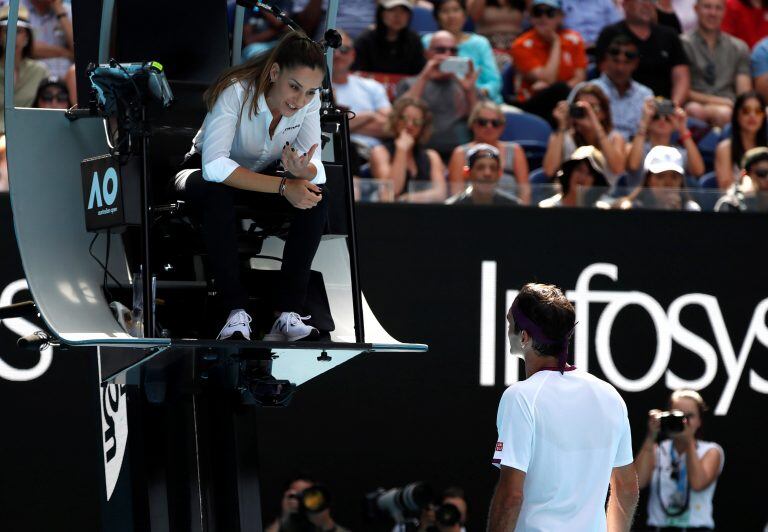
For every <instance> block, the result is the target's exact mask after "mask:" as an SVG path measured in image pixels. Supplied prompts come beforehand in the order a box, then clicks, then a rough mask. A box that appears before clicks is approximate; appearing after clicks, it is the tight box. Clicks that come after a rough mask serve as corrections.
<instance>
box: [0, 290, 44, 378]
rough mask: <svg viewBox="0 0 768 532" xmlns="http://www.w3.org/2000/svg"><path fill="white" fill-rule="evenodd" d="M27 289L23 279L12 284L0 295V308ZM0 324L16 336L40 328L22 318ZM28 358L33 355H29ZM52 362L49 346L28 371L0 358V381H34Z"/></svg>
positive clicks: (1, 321)
mask: <svg viewBox="0 0 768 532" xmlns="http://www.w3.org/2000/svg"><path fill="white" fill-rule="evenodd" d="M28 289H29V287H28V286H27V281H26V280H25V279H19V280H18V281H14V282H12V283H11V284H9V285H8V286H7V287H5V289H4V290H3V291H2V293H0V307H4V306H6V305H10V304H12V303H13V298H14V297H15V296H16V294H18V293H19V292H22V291H23V290H28ZM0 323H2V325H4V326H5V327H6V328H7V329H9V330H10V331H11V332H12V333H14V334H15V335H17V336H26V335H28V334H32V333H34V332H36V331H39V330H40V327H38V326H37V325H35V324H34V323H31V322H29V321H27V320H25V319H22V318H8V319H5V320H0ZM0 355H2V353H0ZM30 356H34V355H32V354H30ZM52 360H53V348H52V347H50V346H48V347H46V348H45V349H43V350H42V351H40V359H39V360H38V361H37V364H35V365H34V366H33V367H31V368H28V369H19V368H15V367H13V366H11V365H10V364H8V363H7V362H5V361H4V360H3V359H2V358H0V379H5V380H8V381H31V380H34V379H36V378H38V377H39V376H40V375H42V374H43V373H45V372H46V371H48V368H49V367H50V365H51V361H52Z"/></svg>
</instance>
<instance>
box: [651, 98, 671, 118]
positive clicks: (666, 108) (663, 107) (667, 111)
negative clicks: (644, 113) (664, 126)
mask: <svg viewBox="0 0 768 532" xmlns="http://www.w3.org/2000/svg"><path fill="white" fill-rule="evenodd" d="M656 114H657V115H659V116H670V115H673V114H675V103H674V102H673V101H672V100H667V99H657V100H656Z"/></svg>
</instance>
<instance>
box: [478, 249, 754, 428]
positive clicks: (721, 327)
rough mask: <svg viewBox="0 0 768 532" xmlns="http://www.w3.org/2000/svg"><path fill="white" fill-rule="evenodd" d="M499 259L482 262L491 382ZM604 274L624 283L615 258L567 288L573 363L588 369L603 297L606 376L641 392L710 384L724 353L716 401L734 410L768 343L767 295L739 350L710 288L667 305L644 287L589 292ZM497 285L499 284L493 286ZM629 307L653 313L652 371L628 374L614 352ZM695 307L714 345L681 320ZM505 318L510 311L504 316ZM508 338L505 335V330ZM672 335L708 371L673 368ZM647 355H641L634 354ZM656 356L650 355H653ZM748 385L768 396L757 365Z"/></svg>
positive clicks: (491, 379)
mask: <svg viewBox="0 0 768 532" xmlns="http://www.w3.org/2000/svg"><path fill="white" fill-rule="evenodd" d="M496 267H497V265H496V262H494V261H483V265H482V288H481V339H480V345H481V357H480V375H481V378H480V384H481V385H482V386H493V385H494V384H495V354H496V326H495V324H496V323H497V322H498V316H497V317H496V319H495V320H494V319H493V318H491V317H489V315H488V313H489V312H492V311H493V312H495V308H496V287H495V283H496ZM598 275H601V276H605V277H608V278H609V279H610V280H611V281H614V282H616V281H618V277H619V273H618V267H617V266H616V265H614V264H608V263H596V264H591V265H589V266H587V267H586V268H584V270H583V271H582V272H581V274H580V275H579V277H578V279H577V281H576V289H575V290H569V291H567V292H566V296H567V297H568V299H569V300H571V301H572V302H573V303H574V306H575V309H576V320H577V324H576V329H575V331H574V335H575V337H574V345H575V349H574V361H575V364H576V366H577V367H579V368H581V369H584V370H585V371H589V352H590V347H591V344H590V338H589V331H590V327H589V306H590V304H591V303H605V304H606V306H605V308H604V309H603V311H602V312H601V314H600V316H599V318H598V321H597V327H596V330H595V339H594V344H595V354H596V357H597V361H598V363H599V364H600V368H601V370H602V371H603V373H604V374H605V376H606V378H607V379H608V380H609V381H610V382H611V383H612V384H613V385H614V386H616V387H617V388H619V389H621V390H624V391H627V392H641V391H644V390H647V389H649V388H651V387H652V386H654V385H655V384H656V383H658V382H659V380H660V379H661V377H662V376H664V377H665V378H664V385H665V386H666V387H667V388H668V389H670V390H673V389H678V388H691V389H694V390H700V389H703V388H706V387H707V386H709V385H711V384H712V382H713V381H714V379H715V377H716V375H717V369H718V353H719V358H721V359H722V361H723V367H724V368H725V372H726V375H727V379H726V385H725V388H724V389H723V392H722V394H721V395H720V398H719V400H718V402H717V406H716V407H715V414H716V415H725V414H727V413H728V409H729V408H730V405H731V402H732V401H733V397H734V394H735V393H736V389H737V387H738V385H739V382H740V380H741V376H742V374H743V373H744V369H745V367H746V364H747V359H748V357H749V355H750V353H751V351H752V348H753V346H754V344H755V340H757V341H758V343H759V344H762V345H764V346H768V326H767V325H766V320H765V318H766V314H767V313H768V299H764V300H762V301H761V302H760V303H758V305H757V306H756V307H755V310H754V313H753V315H752V321H751V322H750V324H749V328H748V330H747V333H746V336H745V337H744V341H743V343H742V345H741V349H740V350H739V353H738V356H737V355H736V352H735V350H734V346H733V343H732V341H731V338H730V335H729V332H728V328H727V326H726V324H725V320H724V318H723V314H722V311H721V309H720V304H719V302H718V300H717V298H715V297H714V296H711V295H707V294H685V295H682V296H680V297H678V298H677V299H675V300H674V301H673V302H672V303H671V304H670V306H669V309H667V311H666V312H665V311H664V308H663V307H662V306H661V305H660V304H659V303H658V302H657V301H656V300H655V299H654V298H653V297H652V296H651V295H649V294H646V293H643V292H638V291H627V292H621V291H605V290H594V291H593V290H590V282H591V280H592V278H593V277H595V276H598ZM491 283H493V284H491ZM505 294H506V297H505V305H506V306H505V309H504V311H505V312H506V309H507V308H509V306H510V305H511V304H512V301H513V300H514V298H515V297H516V295H517V291H514V290H507V291H506V292H505ZM627 305H637V306H639V307H641V308H643V310H645V312H646V313H647V314H648V316H649V317H650V318H651V321H652V324H653V327H654V328H655V330H656V348H655V352H654V354H653V359H652V362H651V365H650V368H649V369H648V371H647V372H646V373H645V375H643V376H642V377H640V378H638V379H629V378H627V377H625V376H624V375H622V374H621V372H620V371H619V369H618V368H617V367H616V364H615V360H616V359H615V358H614V356H613V353H612V352H611V331H612V329H613V323H614V321H615V319H616V317H617V316H618V315H619V313H620V312H621V310H622V309H623V308H624V307H626V306H627ZM689 306H700V307H701V308H703V309H704V311H705V313H706V315H707V318H708V321H709V323H710V325H711V327H712V331H713V333H714V336H715V341H716V344H717V345H716V347H715V346H713V345H712V344H711V343H709V342H708V341H707V340H705V339H704V338H702V337H701V336H699V335H698V334H696V333H694V332H693V331H691V330H690V329H688V328H686V327H685V326H683V324H682V323H681V321H680V314H681V312H682V310H683V309H684V308H686V307H689ZM504 323H505V324H506V316H505V319H504ZM505 336H506V335H505ZM673 340H674V341H675V342H676V343H677V344H679V345H680V346H682V347H683V348H685V349H686V350H688V351H690V352H691V353H693V354H694V355H695V356H697V357H699V358H700V359H701V360H702V362H703V363H704V371H703V373H702V374H701V375H700V376H698V377H696V378H693V379H684V378H681V377H679V376H678V375H676V374H675V373H674V372H673V371H672V370H671V369H669V363H670V358H671V355H672V345H673V344H672V342H673ZM509 348H510V346H509V340H508V339H507V340H505V342H504V357H505V362H506V363H505V371H504V380H505V382H506V384H512V383H514V382H517V380H519V374H520V370H519V358H518V357H517V356H513V357H509V358H508V353H509ZM638 355H640V356H642V355H643V354H642V353H640V354H637V353H635V354H634V356H638ZM648 358H650V357H648ZM749 387H750V388H751V389H752V390H754V391H756V392H758V393H763V394H768V379H765V378H763V377H761V376H760V375H758V374H757V372H755V371H754V370H750V372H749Z"/></svg>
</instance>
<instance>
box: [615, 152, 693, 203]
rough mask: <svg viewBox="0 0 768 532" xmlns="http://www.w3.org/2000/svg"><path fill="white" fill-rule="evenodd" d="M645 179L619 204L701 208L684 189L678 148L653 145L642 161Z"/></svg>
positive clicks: (681, 161)
mask: <svg viewBox="0 0 768 532" xmlns="http://www.w3.org/2000/svg"><path fill="white" fill-rule="evenodd" d="M643 169H644V171H645V181H644V182H643V186H642V187H638V188H637V189H635V190H634V191H633V192H632V193H631V194H630V195H629V196H628V197H627V198H626V199H624V200H619V201H618V202H617V205H618V206H619V208H622V209H626V208H638V207H639V208H652V209H662V210H673V211H680V210H683V211H700V210H701V207H699V205H698V203H696V202H695V201H693V200H692V199H691V198H690V197H689V196H688V193H687V192H686V190H685V176H684V172H685V170H683V156H682V155H681V154H680V152H679V151H678V149H677V148H673V147H671V146H655V147H653V148H651V151H649V152H648V155H647V156H646V157H645V161H644V162H643Z"/></svg>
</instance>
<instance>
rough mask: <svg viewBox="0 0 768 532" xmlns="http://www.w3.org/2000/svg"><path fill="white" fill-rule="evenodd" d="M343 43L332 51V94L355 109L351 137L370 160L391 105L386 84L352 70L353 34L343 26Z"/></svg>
mask: <svg viewBox="0 0 768 532" xmlns="http://www.w3.org/2000/svg"><path fill="white" fill-rule="evenodd" d="M339 33H340V34H341V46H340V47H338V48H336V49H335V50H334V51H333V94H334V97H335V98H336V103H337V104H338V105H341V106H344V107H346V108H347V109H349V110H351V111H352V112H353V113H355V116H354V117H353V118H352V119H350V121H349V129H350V133H351V135H350V136H351V138H352V141H353V142H354V143H356V144H357V145H358V146H359V149H358V153H360V155H361V156H362V157H363V159H364V160H368V152H369V151H370V149H371V148H373V147H374V146H376V145H378V144H380V143H381V139H382V138H384V127H385V125H386V123H387V116H388V115H389V112H390V110H391V109H392V106H391V105H390V104H389V99H388V98H387V91H386V89H385V88H384V85H382V84H381V83H379V82H378V81H376V80H373V79H368V78H363V77H360V76H356V75H354V74H350V73H349V68H350V66H351V65H352V62H353V61H354V60H355V48H354V43H353V42H352V38H351V37H350V36H349V35H348V34H347V32H345V31H344V30H339Z"/></svg>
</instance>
